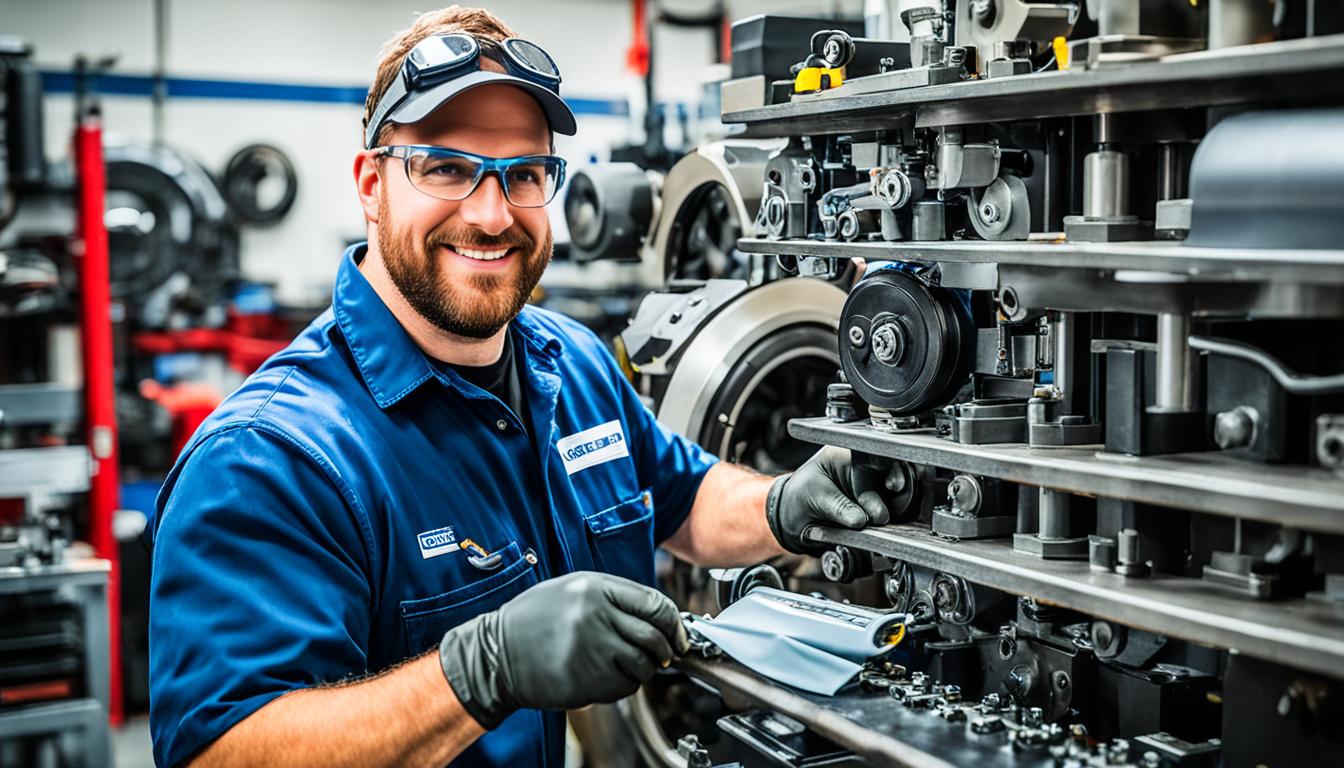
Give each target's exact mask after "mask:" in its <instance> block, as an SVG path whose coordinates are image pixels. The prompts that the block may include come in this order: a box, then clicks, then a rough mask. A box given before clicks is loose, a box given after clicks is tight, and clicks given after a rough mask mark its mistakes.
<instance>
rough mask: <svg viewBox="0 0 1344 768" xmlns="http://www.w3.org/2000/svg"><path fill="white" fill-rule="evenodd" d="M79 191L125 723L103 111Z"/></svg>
mask: <svg viewBox="0 0 1344 768" xmlns="http://www.w3.org/2000/svg"><path fill="white" fill-rule="evenodd" d="M75 163H76V166H75V167H76V178H77V187H78V203H77V210H78V217H79V218H78V221H79V225H78V226H79V230H78V239H77V240H76V241H75V254H76V256H78V257H79V258H78V263H79V302H80V338H81V341H82V346H83V350H82V351H83V358H84V414H85V420H86V422H87V424H88V441H89V450H90V452H91V453H92V454H93V462H94V475H93V478H92V481H91V482H90V484H89V543H90V544H92V545H93V551H94V553H95V554H96V555H97V556H98V557H101V558H103V559H105V560H107V561H108V562H110V563H111V564H112V570H111V572H110V573H109V574H108V577H107V607H108V612H109V616H108V625H107V627H108V632H107V637H108V643H109V645H110V647H109V648H108V654H107V655H108V665H109V670H108V693H109V701H108V717H109V719H110V720H111V722H112V724H113V725H117V724H120V723H121V720H122V694H121V682H122V681H121V558H120V555H119V553H118V551H117V541H116V538H115V537H114V536H113V535H112V516H113V515H114V514H115V512H116V509H117V505H118V504H119V502H120V499H119V498H118V497H119V496H120V494H121V485H120V480H119V477H118V469H117V420H116V411H115V407H114V403H115V400H114V398H115V392H114V389H113V387H114V381H113V362H112V290H111V284H110V276H109V273H108V263H107V259H108V256H107V227H106V225H105V224H104V222H103V210H104V195H105V193H106V186H107V177H106V170H107V169H106V167H105V166H104V164H103V125H102V117H101V115H100V114H99V112H98V108H97V107H96V106H94V105H90V106H89V107H88V108H87V109H84V108H81V109H80V110H79V113H78V125H76V127H75Z"/></svg>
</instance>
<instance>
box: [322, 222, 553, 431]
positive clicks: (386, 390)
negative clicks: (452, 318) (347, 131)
mask: <svg viewBox="0 0 1344 768" xmlns="http://www.w3.org/2000/svg"><path fill="white" fill-rule="evenodd" d="M367 251H368V243H356V244H355V245H352V246H350V247H349V248H347V249H346V251H345V253H344V254H343V255H342V256H341V266H340V268H339V270H338V271H337V273H336V285H335V288H334V289H333V290H332V298H331V305H332V311H333V313H334V314H335V316H336V324H337V326H339V327H340V329H341V333H342V335H344V336H345V341H346V344H347V345H348V346H349V347H350V354H351V355H352V356H353V357H354V359H355V365H356V366H357V367H358V368H359V374H360V376H361V377H363V379H364V383H365V385H366V386H368V388H369V392H371V393H372V394H373V399H374V401H375V402H377V403H378V407H379V408H383V409H386V408H390V407H392V406H393V405H395V404H396V403H398V402H400V401H401V400H402V398H404V397H406V396H407V395H409V394H410V393H411V392H414V391H415V390H416V389H417V388H418V387H419V386H420V385H421V384H424V383H425V382H426V381H429V380H430V379H433V378H435V372H434V368H433V366H432V365H431V364H430V362H429V358H427V357H426V356H425V353H424V352H423V351H421V349H420V348H419V347H418V346H416V344H415V342H414V341H413V340H412V339H411V337H410V335H409V334H407V333H406V330H405V329H404V328H402V327H401V323H399V322H397V318H396V316H395V315H393V314H392V310H390V309H388V308H387V305H386V304H384V303H383V299H382V297H381V296H379V295H378V293H377V292H376V291H374V290H373V286H372V285H370V284H369V281H368V279H367V278H365V277H364V273H362V272H360V271H359V262H360V261H362V260H363V259H364V254H365V253H366V252H367ZM511 325H512V326H513V327H514V328H515V329H516V330H517V331H518V334H519V337H520V338H521V339H522V341H523V346H524V347H525V348H526V350H527V352H529V353H534V352H535V353H542V354H526V355H525V358H526V359H527V364H528V365H529V366H536V365H537V364H538V363H542V364H544V365H547V366H548V367H553V366H554V359H555V358H558V357H559V356H560V354H561V353H562V351H563V346H562V343H561V340H560V337H559V336H558V335H557V334H556V333H555V332H554V331H552V330H551V329H549V328H547V327H545V325H543V324H542V323H540V322H538V321H537V319H536V318H534V317H532V312H531V311H530V309H529V308H524V309H523V311H522V312H521V313H519V315H518V317H517V318H515V319H514V320H513V322H512V323H511ZM514 351H515V354H522V353H523V349H515V350H514ZM543 361H544V362H543Z"/></svg>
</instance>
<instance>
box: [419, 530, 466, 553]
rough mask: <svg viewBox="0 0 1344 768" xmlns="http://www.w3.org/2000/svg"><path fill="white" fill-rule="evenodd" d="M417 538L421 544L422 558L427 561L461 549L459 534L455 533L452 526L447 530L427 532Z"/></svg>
mask: <svg viewBox="0 0 1344 768" xmlns="http://www.w3.org/2000/svg"><path fill="white" fill-rule="evenodd" d="M415 538H416V541H418V542H419V543H420V556H421V557H423V558H424V559H426V560H428V559H429V558H431V557H438V556H439V555H446V554H448V553H449V552H456V551H457V550H459V549H461V547H460V546H459V545H458V543H457V533H455V532H454V531H453V527H452V526H451V525H450V526H448V527H447V528H435V529H434V530H432V531H425V532H424V533H422V534H420V535H419V536H416V537H415Z"/></svg>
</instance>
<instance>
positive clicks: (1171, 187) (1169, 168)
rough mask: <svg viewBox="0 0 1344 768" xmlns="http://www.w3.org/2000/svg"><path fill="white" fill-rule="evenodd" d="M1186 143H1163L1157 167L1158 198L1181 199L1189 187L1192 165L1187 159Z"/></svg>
mask: <svg viewBox="0 0 1344 768" xmlns="http://www.w3.org/2000/svg"><path fill="white" fill-rule="evenodd" d="M1185 146H1186V145H1184V144H1176V143H1172V142H1166V143H1164V144H1162V145H1161V147H1162V149H1161V154H1160V155H1158V167H1157V183H1158V190H1157V199H1159V200H1179V199H1181V198H1183V197H1185V194H1186V192H1185V191H1186V189H1187V188H1188V187H1189V175H1190V173H1189V172H1190V166H1189V164H1188V163H1186V160H1185Z"/></svg>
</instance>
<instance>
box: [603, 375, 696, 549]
mask: <svg viewBox="0 0 1344 768" xmlns="http://www.w3.org/2000/svg"><path fill="white" fill-rule="evenodd" d="M606 357H607V360H608V361H609V367H610V370H611V376H612V378H613V379H615V381H616V387H617V389H618V390H619V391H620V400H621V411H622V413H623V420H624V421H625V424H626V425H627V427H628V429H629V431H630V434H631V437H630V453H631V456H632V457H633V458H634V460H635V467H636V468H637V472H638V473H639V483H640V487H642V488H651V489H652V493H653V509H654V523H653V541H654V543H655V544H661V543H663V542H664V541H666V540H667V539H669V538H671V536H672V534H674V533H676V532H677V529H678V528H680V527H681V524H682V523H684V522H686V517H687V516H688V515H690V514H691V505H692V504H693V503H694V502H695V494H696V492H697V491H698V490H700V482H701V481H702V480H704V479H705V473H707V472H709V468H710V467H712V466H714V465H715V464H717V463H718V462H719V459H718V457H716V456H714V455H713V454H711V453H710V452H709V451H706V450H705V449H704V448H701V447H700V446H699V445H697V444H696V443H694V442H692V441H691V440H688V439H687V438H685V437H683V436H681V435H678V434H676V433H675V432H672V431H671V430H669V429H668V428H667V427H665V426H663V425H662V424H660V423H659V422H658V420H657V419H656V418H655V417H654V415H653V412H652V411H650V410H649V408H648V406H646V405H644V401H642V400H640V399H639V395H638V394H637V393H636V392H635V388H634V387H632V386H631V385H630V382H629V381H628V380H627V379H626V378H625V375H624V374H622V373H621V371H620V368H619V367H617V365H616V361H615V360H614V359H612V357H611V355H610V353H607V354H606Z"/></svg>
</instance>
